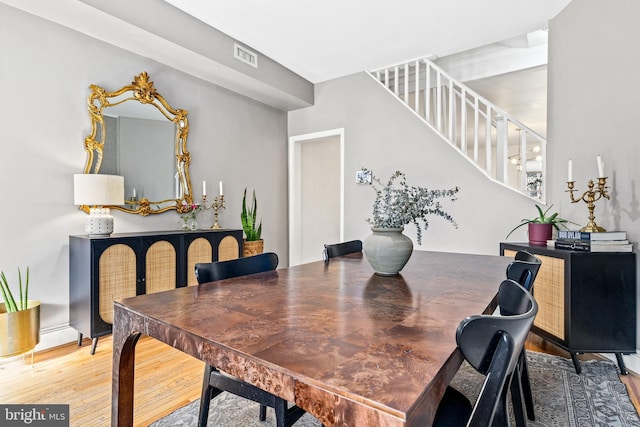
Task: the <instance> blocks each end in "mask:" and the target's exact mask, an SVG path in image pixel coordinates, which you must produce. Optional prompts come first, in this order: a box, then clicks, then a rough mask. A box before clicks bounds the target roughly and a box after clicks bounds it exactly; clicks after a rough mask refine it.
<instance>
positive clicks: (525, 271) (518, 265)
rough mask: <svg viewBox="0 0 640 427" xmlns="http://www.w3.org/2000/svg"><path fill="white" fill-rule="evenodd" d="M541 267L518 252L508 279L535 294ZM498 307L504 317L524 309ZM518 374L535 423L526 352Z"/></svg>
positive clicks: (537, 260) (528, 413) (538, 263)
mask: <svg viewBox="0 0 640 427" xmlns="http://www.w3.org/2000/svg"><path fill="white" fill-rule="evenodd" d="M541 265H542V261H541V260H540V258H538V257H536V256H535V255H533V254H531V253H529V252H526V251H518V252H516V254H515V256H514V261H512V262H511V263H510V264H509V265H508V266H507V279H512V280H515V281H516V282H518V283H519V284H520V285H521V286H522V287H524V288H525V289H526V290H528V291H529V292H531V293H533V285H534V282H535V280H536V277H537V276H538V271H539V270H540V266H541ZM498 306H499V309H500V314H501V315H503V316H509V315H512V314H521V313H522V307H509V306H508V305H503V304H498ZM518 372H519V381H520V384H521V387H522V391H523V395H524V403H525V406H526V409H527V418H529V419H530V420H531V421H534V420H535V410H534V407H533V392H532V390H531V381H530V379H529V368H528V366H527V356H526V354H525V352H524V350H523V351H522V354H521V355H520V362H519V363H518Z"/></svg>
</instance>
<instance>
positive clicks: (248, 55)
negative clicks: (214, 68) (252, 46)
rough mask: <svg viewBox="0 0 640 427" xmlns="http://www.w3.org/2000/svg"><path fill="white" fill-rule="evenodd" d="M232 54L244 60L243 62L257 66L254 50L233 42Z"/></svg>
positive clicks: (256, 56) (256, 55)
mask: <svg viewBox="0 0 640 427" xmlns="http://www.w3.org/2000/svg"><path fill="white" fill-rule="evenodd" d="M233 56H234V57H235V58H236V59H237V60H239V61H242V62H244V63H245V64H249V65H251V66H252V67H254V68H258V54H256V53H255V52H251V51H250V50H249V49H247V48H245V47H242V46H240V45H239V44H238V43H234V44H233Z"/></svg>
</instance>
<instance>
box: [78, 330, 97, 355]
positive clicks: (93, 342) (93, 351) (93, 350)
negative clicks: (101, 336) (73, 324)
mask: <svg viewBox="0 0 640 427" xmlns="http://www.w3.org/2000/svg"><path fill="white" fill-rule="evenodd" d="M78 347H82V332H78ZM96 347H98V337H94V338H92V339H91V355H92V356H93V355H94V354H96Z"/></svg>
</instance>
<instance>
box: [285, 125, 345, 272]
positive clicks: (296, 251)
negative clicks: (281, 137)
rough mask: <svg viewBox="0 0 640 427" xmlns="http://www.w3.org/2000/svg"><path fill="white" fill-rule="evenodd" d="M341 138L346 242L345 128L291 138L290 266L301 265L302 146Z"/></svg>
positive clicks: (342, 227) (342, 224)
mask: <svg viewBox="0 0 640 427" xmlns="http://www.w3.org/2000/svg"><path fill="white" fill-rule="evenodd" d="M330 136H338V137H339V138H340V241H343V240H344V128H338V129H330V130H325V131H321V132H314V133H307V134H303V135H296V136H291V137H289V265H297V264H299V263H300V253H301V247H302V243H301V242H302V240H301V239H302V237H301V236H300V232H299V230H300V191H301V190H300V175H301V174H300V153H301V147H302V144H303V143H305V142H308V141H310V140H313V139H318V138H326V137H330Z"/></svg>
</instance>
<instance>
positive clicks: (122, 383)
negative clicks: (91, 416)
mask: <svg viewBox="0 0 640 427" xmlns="http://www.w3.org/2000/svg"><path fill="white" fill-rule="evenodd" d="M136 326H141V325H138V324H137V322H135V319H132V318H131V317H130V316H129V314H128V313H127V312H126V310H124V309H122V308H120V307H119V306H118V305H117V304H115V305H114V321H113V365H112V376H111V426H112V427H116V426H118V427H130V426H133V386H134V384H133V382H134V367H135V355H136V351H135V350H136V344H137V342H138V339H139V338H140V335H141V333H140V332H137V331H139V330H141V329H142V328H141V327H136Z"/></svg>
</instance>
